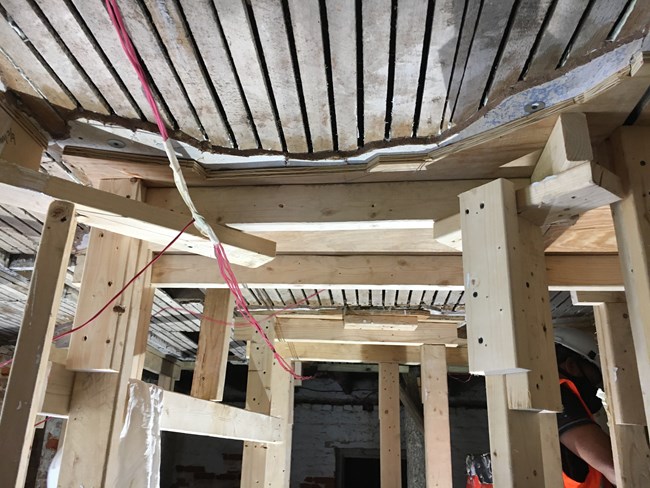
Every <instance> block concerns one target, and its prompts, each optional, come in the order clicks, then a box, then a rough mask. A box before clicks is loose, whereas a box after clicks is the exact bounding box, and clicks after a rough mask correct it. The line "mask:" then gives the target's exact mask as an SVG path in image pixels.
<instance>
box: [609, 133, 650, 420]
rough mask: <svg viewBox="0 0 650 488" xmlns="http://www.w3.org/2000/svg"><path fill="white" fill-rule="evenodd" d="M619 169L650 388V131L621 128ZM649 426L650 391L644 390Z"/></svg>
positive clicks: (625, 252)
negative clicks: (649, 219) (649, 214)
mask: <svg viewBox="0 0 650 488" xmlns="http://www.w3.org/2000/svg"><path fill="white" fill-rule="evenodd" d="M612 142H613V154H614V167H615V171H616V174H617V175H618V176H619V177H620V178H621V180H622V182H623V185H624V188H625V190H626V194H625V196H624V197H623V199H622V200H621V201H620V202H617V203H615V204H613V205H612V216H613V217H614V228H615V230H616V241H617V243H618V249H619V257H620V259H621V270H622V271H623V279H624V282H625V292H626V295H627V300H628V309H629V314H630V326H631V328H632V337H633V338H634V349H635V352H636V360H637V367H638V371H639V379H640V381H641V384H642V385H650V255H649V250H650V221H648V211H649V210H650V201H649V200H650V199H649V198H648V188H649V187H650V129H648V128H647V127H621V128H620V129H619V130H618V131H617V132H616V134H614V136H613V138H612ZM642 394H643V403H644V410H645V417H646V422H647V421H648V420H650V388H644V389H642Z"/></svg>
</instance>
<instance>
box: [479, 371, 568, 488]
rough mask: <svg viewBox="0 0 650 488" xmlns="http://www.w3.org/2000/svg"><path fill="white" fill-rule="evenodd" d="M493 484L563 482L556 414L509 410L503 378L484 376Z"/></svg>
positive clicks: (552, 487) (552, 485)
mask: <svg viewBox="0 0 650 488" xmlns="http://www.w3.org/2000/svg"><path fill="white" fill-rule="evenodd" d="M485 381H486V387H487V401H488V424H489V429H490V452H491V454H492V456H491V457H492V473H493V478H494V485H495V486H500V487H504V488H515V487H519V486H526V487H531V488H538V487H539V488H556V487H558V486H562V463H561V460H560V441H559V438H558V432H557V428H556V425H555V424H553V423H552V422H549V420H552V421H555V414H548V413H536V412H525V411H517V410H510V409H509V408H508V393H507V388H506V379H505V376H502V375H491V376H487V377H486V378H485Z"/></svg>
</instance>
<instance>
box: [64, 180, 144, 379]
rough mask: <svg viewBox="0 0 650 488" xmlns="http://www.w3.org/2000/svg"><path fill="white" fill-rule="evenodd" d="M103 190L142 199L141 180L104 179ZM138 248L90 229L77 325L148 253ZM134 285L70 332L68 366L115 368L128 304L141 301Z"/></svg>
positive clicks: (75, 368) (139, 245)
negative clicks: (111, 303)
mask: <svg viewBox="0 0 650 488" xmlns="http://www.w3.org/2000/svg"><path fill="white" fill-rule="evenodd" d="M102 190H104V191H107V192H111V193H115V194H116V195H121V196H123V197H125V196H127V195H128V196H130V198H131V199H132V200H133V201H138V200H141V199H142V191H143V187H142V185H141V184H140V183H138V182H132V181H129V180H126V181H125V180H106V181H105V182H104V184H103V185H102ZM142 247H143V246H142V243H141V241H136V240H134V239H131V238H128V237H124V236H122V235H119V234H114V233H111V232H106V231H103V230H99V229H92V230H91V233H90V240H89V244H88V251H87V253H86V259H85V263H84V271H83V275H82V279H81V287H80V291H79V300H78V305H77V311H76V314H75V321H74V326H75V327H78V326H80V325H81V324H83V323H85V322H86V321H87V320H89V319H90V318H91V317H92V316H93V315H94V314H95V313H96V312H97V310H99V309H100V308H101V307H102V306H103V305H104V304H105V303H106V302H107V301H108V300H110V299H111V298H112V297H113V295H115V293H117V292H118V291H119V290H121V289H122V287H123V286H125V284H126V282H127V281H128V280H129V279H130V278H131V277H132V276H134V275H135V274H136V273H137V271H138V269H139V268H137V267H136V266H137V260H138V259H139V257H140V255H141V253H146V251H145V250H144V249H141V248H142ZM145 257H146V256H143V260H144V258H145ZM141 284H144V283H143V282H141ZM145 286H146V285H145ZM136 290H138V291H137V292H135V293H132V292H131V290H129V292H128V293H125V294H123V295H122V296H121V297H120V299H119V301H116V302H115V304H114V306H113V307H112V309H109V310H107V311H105V312H104V313H103V314H102V315H100V316H99V317H98V318H97V319H95V320H94V321H93V324H92V327H88V328H86V329H84V330H83V331H82V332H81V331H80V332H79V333H78V334H73V335H72V337H71V339H70V348H69V351H68V358H67V367H68V369H71V370H73V371H119V369H120V367H121V364H122V349H121V348H122V345H123V343H124V339H123V334H124V330H125V327H126V324H128V323H129V321H130V320H131V314H130V310H131V307H132V306H133V307H139V306H140V299H141V296H142V292H143V290H142V285H141V286H139V287H136ZM132 300H133V302H132ZM134 327H135V326H134Z"/></svg>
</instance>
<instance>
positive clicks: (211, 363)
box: [191, 289, 235, 402]
mask: <svg viewBox="0 0 650 488" xmlns="http://www.w3.org/2000/svg"><path fill="white" fill-rule="evenodd" d="M234 308H235V302H234V297H233V296H232V294H231V293H230V290H227V289H226V290H207V291H206V293H205V304H204V306H203V316H202V318H201V332H200V334H199V350H198V352H197V354H196V366H195V367H194V379H193V380H192V393H191V394H192V396H193V397H196V398H201V399H203V400H215V401H218V402H220V401H222V400H223V390H224V387H225V383H226V367H227V366H228V350H229V348H230V334H231V332H232V326H231V325H225V324H223V323H221V322H226V323H230V322H231V321H232V319H233V311H234ZM210 319H212V320H210ZM215 321H218V322H215Z"/></svg>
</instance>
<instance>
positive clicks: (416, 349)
mask: <svg viewBox="0 0 650 488" xmlns="http://www.w3.org/2000/svg"><path fill="white" fill-rule="evenodd" d="M275 348H276V349H277V351H278V352H279V353H280V354H281V355H282V356H283V357H285V358H291V359H294V360H295V359H299V360H300V361H323V362H331V363H370V364H373V363H374V364H379V363H386V362H390V363H399V364H405V365H409V366H413V365H418V364H420V361H421V354H420V346H418V345H410V346H383V345H382V346H372V345H371V346H369V345H367V344H328V343H322V342H292V343H289V342H276V344H275ZM445 353H446V355H447V366H450V367H460V368H462V367H467V347H465V346H459V347H447V348H445Z"/></svg>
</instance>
